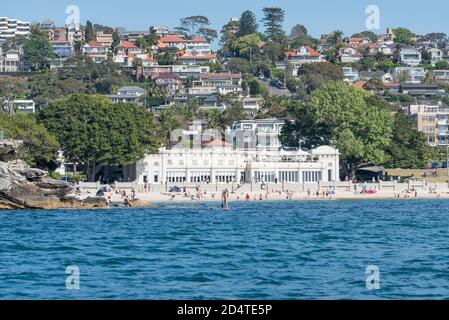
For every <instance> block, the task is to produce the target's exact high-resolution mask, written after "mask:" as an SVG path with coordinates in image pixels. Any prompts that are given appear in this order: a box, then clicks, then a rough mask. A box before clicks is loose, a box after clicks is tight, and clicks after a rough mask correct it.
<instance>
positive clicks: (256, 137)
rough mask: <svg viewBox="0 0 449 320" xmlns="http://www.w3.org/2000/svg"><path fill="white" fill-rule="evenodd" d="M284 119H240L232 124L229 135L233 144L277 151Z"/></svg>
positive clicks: (248, 148) (246, 147)
mask: <svg viewBox="0 0 449 320" xmlns="http://www.w3.org/2000/svg"><path fill="white" fill-rule="evenodd" d="M284 125H285V120H281V119H257V120H241V121H237V122H235V123H234V124H233V126H232V128H231V132H230V137H231V139H232V141H233V144H234V146H243V149H245V150H259V151H279V150H280V149H281V146H282V144H281V142H280V140H279V136H280V135H281V132H282V127H283V126H284Z"/></svg>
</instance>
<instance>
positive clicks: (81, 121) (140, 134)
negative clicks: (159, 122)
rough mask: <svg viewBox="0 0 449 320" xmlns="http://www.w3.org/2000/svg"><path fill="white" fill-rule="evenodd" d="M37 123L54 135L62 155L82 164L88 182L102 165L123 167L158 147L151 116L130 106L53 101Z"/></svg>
mask: <svg viewBox="0 0 449 320" xmlns="http://www.w3.org/2000/svg"><path fill="white" fill-rule="evenodd" d="M39 121H40V122H41V123H43V124H44V125H45V126H46V127H47V128H48V130H49V131H50V132H51V133H52V134H54V135H55V136H56V138H57V139H58V141H59V143H60V145H61V148H62V150H63V151H64V156H65V157H66V158H67V159H68V160H69V161H72V162H75V163H83V164H84V165H85V167H86V172H85V173H86V175H87V177H88V179H89V181H95V180H96V179H97V174H98V172H99V171H100V170H101V168H102V166H104V165H125V164H131V163H133V162H135V161H137V160H139V159H142V158H143V156H144V155H145V154H146V153H149V152H155V151H156V150H157V147H158V143H157V139H156V135H155V133H156V126H155V123H154V119H153V115H152V114H151V113H149V112H147V111H146V109H145V108H143V107H137V106H135V105H132V104H123V103H119V104H112V103H111V102H110V100H109V99H107V98H104V97H99V96H88V95H83V94H76V95H71V96H69V97H67V98H65V99H63V100H58V101H54V102H53V103H51V105H50V106H49V107H48V108H45V109H44V110H43V111H41V112H40V114H39Z"/></svg>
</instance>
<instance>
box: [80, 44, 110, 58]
mask: <svg viewBox="0 0 449 320" xmlns="http://www.w3.org/2000/svg"><path fill="white" fill-rule="evenodd" d="M108 52H109V48H108V47H105V46H103V45H102V44H100V43H98V42H97V41H94V40H92V41H89V43H87V44H85V45H84V46H83V54H84V55H86V56H88V57H89V58H91V59H92V60H93V61H94V62H96V63H101V62H104V61H106V60H107V59H108Z"/></svg>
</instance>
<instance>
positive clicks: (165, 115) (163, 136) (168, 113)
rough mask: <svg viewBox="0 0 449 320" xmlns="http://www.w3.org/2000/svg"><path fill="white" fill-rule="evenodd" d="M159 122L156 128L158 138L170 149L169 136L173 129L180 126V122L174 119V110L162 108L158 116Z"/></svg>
mask: <svg viewBox="0 0 449 320" xmlns="http://www.w3.org/2000/svg"><path fill="white" fill-rule="evenodd" d="M159 123H160V126H159V130H158V136H159V139H160V141H161V142H162V143H163V144H165V145H166V146H167V147H168V149H171V148H172V140H171V138H172V134H173V131H175V130H176V129H179V128H180V127H181V124H180V123H179V121H178V120H177V119H176V116H175V113H174V110H173V109H166V110H163V111H162V112H161V115H160V118H159Z"/></svg>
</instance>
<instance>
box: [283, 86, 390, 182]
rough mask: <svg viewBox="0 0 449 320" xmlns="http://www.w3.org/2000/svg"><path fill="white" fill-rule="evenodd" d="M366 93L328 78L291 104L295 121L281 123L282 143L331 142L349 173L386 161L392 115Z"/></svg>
mask: <svg viewBox="0 0 449 320" xmlns="http://www.w3.org/2000/svg"><path fill="white" fill-rule="evenodd" d="M369 97H370V96H369V95H368V94H367V93H365V92H363V91H361V90H358V89H355V88H353V87H351V86H349V85H347V84H346V83H344V82H328V83H327V84H326V85H325V86H324V87H323V88H322V89H320V90H318V91H316V92H314V93H313V94H312V96H311V97H310V99H308V100H307V101H306V103H305V104H304V105H298V106H296V107H295V108H294V110H293V115H294V117H293V118H294V120H295V121H294V122H293V123H287V125H286V126H285V127H284V129H283V133H282V136H281V140H282V143H283V144H284V145H285V146H292V147H295V146H298V145H299V143H300V142H301V141H302V146H305V147H308V148H312V147H317V146H321V145H334V146H336V147H337V148H338V149H339V150H340V152H341V159H342V163H343V168H344V170H345V171H346V173H347V175H348V176H351V177H353V176H354V175H355V171H356V170H357V169H358V168H360V167H361V166H363V165H368V164H375V165H377V164H383V163H385V162H387V161H388V160H389V157H388V154H387V153H386V151H385V148H386V147H387V146H389V145H390V143H391V139H392V124H393V119H392V117H391V115H390V113H389V111H388V109H387V108H386V107H385V106H383V105H380V104H375V105H372V104H371V103H368V102H367V99H368V98H369Z"/></svg>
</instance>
